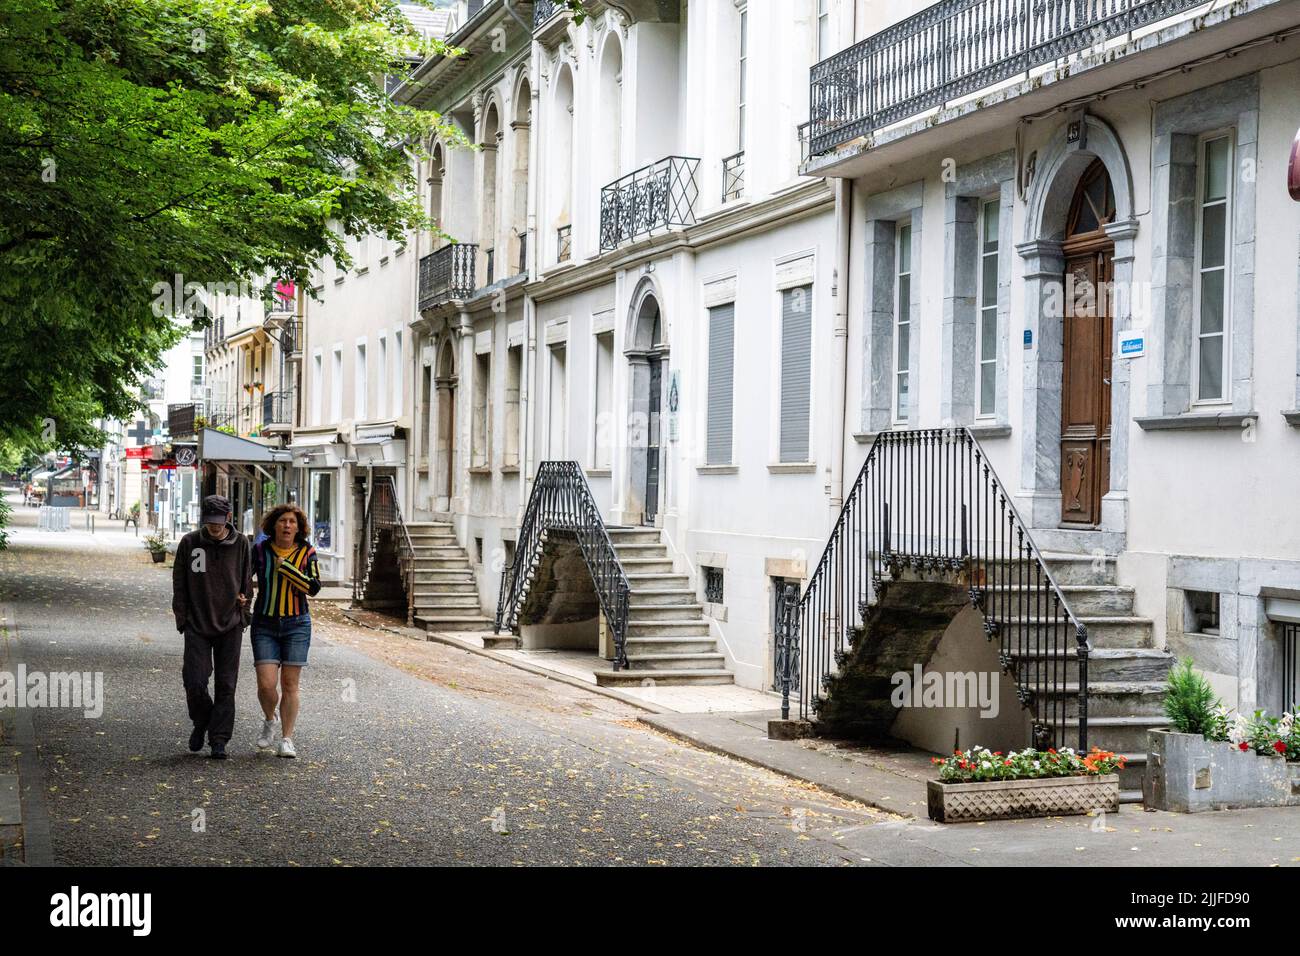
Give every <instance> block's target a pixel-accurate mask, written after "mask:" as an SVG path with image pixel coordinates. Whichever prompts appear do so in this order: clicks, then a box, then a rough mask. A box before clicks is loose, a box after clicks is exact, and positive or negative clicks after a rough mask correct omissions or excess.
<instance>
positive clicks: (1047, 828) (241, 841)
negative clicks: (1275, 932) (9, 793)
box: [0, 506, 1300, 866]
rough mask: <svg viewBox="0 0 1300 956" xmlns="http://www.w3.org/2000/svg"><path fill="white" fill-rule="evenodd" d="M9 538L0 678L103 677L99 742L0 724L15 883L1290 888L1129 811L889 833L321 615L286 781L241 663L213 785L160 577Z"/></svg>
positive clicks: (62, 714) (560, 698) (1279, 830)
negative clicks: (1103, 878) (1001, 874)
mask: <svg viewBox="0 0 1300 956" xmlns="http://www.w3.org/2000/svg"><path fill="white" fill-rule="evenodd" d="M15 525H16V527H15V529H14V531H13V533H12V535H11V545H10V549H9V550H8V551H7V552H0V614H3V642H2V643H0V670H9V671H14V670H16V668H17V667H18V665H19V664H25V665H26V667H27V669H28V671H29V672H31V671H37V670H39V671H43V672H58V671H73V670H75V671H99V672H102V674H103V681H104V697H105V703H104V710H103V715H102V716H101V717H99V718H97V719H88V718H86V717H85V716H84V715H83V714H82V713H81V712H80V711H71V710H67V709H61V710H60V709H50V708H46V709H34V710H28V711H26V712H25V713H24V714H21V715H15V714H14V713H13V712H10V713H9V714H7V715H6V714H4V713H3V712H0V735H3V736H4V737H6V738H8V739H0V745H3V744H9V745H10V748H9V749H11V750H12V749H13V748H12V741H13V735H14V727H15V723H16V725H17V727H18V728H20V729H21V728H22V727H23V722H24V721H28V724H27V726H28V728H29V733H30V734H31V736H32V738H33V739H34V741H35V745H36V746H35V759H31V755H30V754H27V755H26V760H25V762H23V761H22V760H21V759H20V761H19V765H20V767H25V768H26V772H25V773H24V774H23V777H22V781H21V782H22V786H23V787H24V788H26V789H27V800H26V802H25V805H24V808H25V810H26V819H25V821H24V822H25V823H26V824H27V831H28V832H27V833H26V842H27V843H28V846H27V847H26V853H27V856H28V858H29V859H35V860H37V861H39V860H40V859H41V857H42V855H46V854H47V855H48V857H49V859H50V860H51V861H52V862H55V863H58V864H72V865H101V864H140V865H150V864H169V865H174V864H180V865H214V864H215V865H224V864H245V863H251V864H287V865H348V864H498V865H514V864H537V863H558V864H651V865H654V864H670V865H671V864H714V865H757V864H766V865H770V864H798V865H844V864H862V865H907V864H911V865H916V864H924V865H959V866H962V865H965V866H979V865H991V864H1011V865H1020V866H1024V865H1042V864H1052V863H1057V864H1059V863H1066V864H1074V865H1084V866H1097V865H1132V864H1140V865H1161V864H1181V865H1192V866H1198V865H1222V864H1246V865H1262V866H1270V865H1280V866H1295V865H1297V863H1300V827H1297V826H1296V823H1295V820H1296V816H1295V812H1294V811H1293V810H1251V811H1234V812H1225V813H1215V814H1198V815H1193V816H1187V815H1179V814H1164V813H1159V814H1157V813H1144V812H1142V810H1141V808H1140V807H1133V806H1126V807H1124V808H1123V809H1122V811H1121V812H1120V813H1119V814H1118V815H1112V816H1110V817H1109V818H1108V819H1104V820H1094V819H1089V818H1086V817H1072V818H1065V819H1060V818H1049V819H1043V820H1020V821H1008V822H1003V823H991V824H988V825H982V824H976V825H963V826H948V827H944V826H939V825H935V824H931V823H929V822H928V821H926V820H925V819H924V807H923V806H914V807H910V808H909V810H910V812H912V813H915V814H916V815H917V816H918V818H919V819H915V820H905V819H903V818H901V817H895V816H893V815H891V814H889V813H886V812H882V811H879V810H874V809H870V808H868V807H866V806H864V805H863V804H860V803H856V802H853V801H850V800H846V799H841V798H840V797H837V796H834V795H831V794H829V793H826V792H823V791H821V790H818V789H817V788H815V787H812V786H811V785H808V784H804V783H801V782H798V781H794V780H791V779H790V778H788V777H785V776H782V775H779V774H776V773H773V772H771V771H768V770H765V769H761V768H758V767H754V766H751V765H749V764H746V763H742V762H740V761H737V760H734V759H732V758H730V757H726V756H720V755H718V754H715V753H712V752H707V751H705V750H703V749H697V748H695V747H692V746H690V745H687V744H685V743H683V742H681V741H679V740H677V739H674V738H671V737H669V736H666V735H663V734H660V733H659V732H657V731H655V730H652V729H650V728H649V727H647V726H646V725H644V724H642V723H640V722H639V720H638V718H639V717H640V716H643V715H644V712H643V711H641V710H638V709H636V708H633V707H631V706H629V705H628V704H626V703H624V702H622V701H619V700H613V699H610V698H608V697H604V696H600V695H597V694H595V693H592V692H590V691H587V690H585V689H583V688H581V687H575V686H571V685H569V684H565V683H561V682H559V681H553V680H548V679H546V678H545V677H543V676H539V675H536V674H532V673H527V672H524V671H521V670H519V669H517V668H515V667H511V666H509V665H507V664H504V663H501V662H498V661H496V660H490V659H487V658H484V657H482V656H480V655H475V654H471V653H467V652H466V651H464V650H461V649H458V648H455V647H449V646H446V645H443V644H437V643H429V642H425V641H420V640H412V639H411V638H410V637H406V636H402V635H401V634H398V633H392V632H389V631H384V630H378V629H375V628H372V627H363V626H359V625H358V624H356V623H353V622H351V621H349V620H348V619H346V618H345V617H344V615H343V613H342V611H341V610H340V609H339V608H337V607H334V606H332V605H329V604H326V603H324V602H320V601H318V602H316V605H315V608H314V611H313V614H314V617H315V625H316V630H315V635H314V637H313V645H312V663H311V666H310V668H309V670H308V673H307V674H306V675H305V677H304V681H303V684H304V706H303V713H302V717H301V723H300V728H299V730H298V732H297V733H296V734H295V738H296V742H297V743H298V746H299V751H300V754H301V757H300V759H298V760H297V761H289V760H282V759H279V758H277V757H274V756H271V755H270V754H258V753H257V752H256V751H255V748H254V745H253V738H254V735H255V734H256V731H257V728H258V721H259V719H260V718H259V714H260V711H259V709H258V707H257V704H256V697H255V686H254V681H253V671H252V665H251V661H250V660H249V658H248V656H247V649H246V652H245V660H244V664H243V671H242V675H241V683H240V688H239V700H238V716H237V722H236V733H235V739H234V740H233V741H232V745H231V754H232V759H230V760H228V761H226V762H224V763H221V762H216V761H212V760H210V759H208V758H207V757H206V751H204V753H203V755H193V754H190V753H189V752H188V751H187V750H186V748H185V738H186V736H187V735H188V733H189V724H188V721H187V719H186V716H185V706H184V694H183V691H182V688H181V681H180V667H181V639H180V636H179V635H178V634H176V632H175V629H174V627H173V626H172V624H171V615H170V611H169V600H170V573H169V570H168V568H167V567H166V566H164V565H154V564H151V563H150V561H149V557H148V554H147V553H146V552H145V551H144V549H143V548H142V547H141V546H140V544H139V541H138V539H136V538H135V537H134V535H132V534H123V533H122V532H121V531H120V526H108V527H105V525H104V523H103V522H101V523H100V525H99V530H98V533H97V534H95V535H93V536H92V535H90V534H88V533H86V532H85V531H78V530H74V531H72V532H68V533H51V532H40V531H37V530H36V529H35V527H34V525H35V511H34V510H32V509H25V508H22V507H21V506H20V507H18V508H16V509H15ZM77 526H78V524H77V522H74V527H77ZM15 717H16V718H17V720H16V721H15ZM19 738H20V739H21V734H20V735H19ZM17 749H18V750H19V751H21V750H22V748H21V747H20V748H17ZM4 750H5V747H4V746H0V753H3V751H4ZM5 772H6V768H5V767H0V775H2V774H4V773H5ZM197 811H202V813H201V814H200V813H198V812H197ZM46 820H48V824H46ZM5 832H12V831H6V829H5V828H3V827H0V836H2V835H4V833H5ZM19 849H20V850H21V849H23V848H21V847H20V848H19ZM8 855H9V858H10V859H13V858H14V857H15V851H14V850H13V849H10V850H9V851H8Z"/></svg>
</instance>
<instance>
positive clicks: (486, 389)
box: [470, 352, 492, 468]
mask: <svg viewBox="0 0 1300 956" xmlns="http://www.w3.org/2000/svg"><path fill="white" fill-rule="evenodd" d="M491 394H492V353H491V352H480V353H478V354H477V355H475V356H474V417H473V419H471V422H470V427H471V429H472V431H471V434H470V449H471V455H470V466H471V467H473V468H487V467H488V466H489V465H490V457H491V456H490V452H489V448H490V444H491V428H492V420H491V419H492V402H491Z"/></svg>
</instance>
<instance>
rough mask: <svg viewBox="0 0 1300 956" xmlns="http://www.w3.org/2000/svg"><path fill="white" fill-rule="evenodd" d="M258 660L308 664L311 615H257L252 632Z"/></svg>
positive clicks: (255, 659)
mask: <svg viewBox="0 0 1300 956" xmlns="http://www.w3.org/2000/svg"><path fill="white" fill-rule="evenodd" d="M250 634H251V636H252V640H253V663H254V664H282V665H286V666H289V667H305V666H306V665H307V650H308V648H310V647H311V615H310V614H295V615H293V616H292V617H260V616H259V617H254V618H253V628H252V631H251V632H250Z"/></svg>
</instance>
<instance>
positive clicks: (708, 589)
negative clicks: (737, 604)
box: [702, 566, 726, 604]
mask: <svg viewBox="0 0 1300 956" xmlns="http://www.w3.org/2000/svg"><path fill="white" fill-rule="evenodd" d="M702 570H703V571H704V600H705V601H707V602H708V603H710V604H725V603H726V602H725V601H724V600H723V598H724V597H725V594H724V591H723V575H722V568H710V567H707V566H705V567H703V568H702Z"/></svg>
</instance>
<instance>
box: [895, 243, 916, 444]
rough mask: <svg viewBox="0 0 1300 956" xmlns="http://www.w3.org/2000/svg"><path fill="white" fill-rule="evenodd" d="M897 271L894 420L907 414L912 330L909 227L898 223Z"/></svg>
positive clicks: (899, 420)
mask: <svg viewBox="0 0 1300 956" xmlns="http://www.w3.org/2000/svg"><path fill="white" fill-rule="evenodd" d="M894 257H895V258H894V261H895V262H896V263H898V272H897V273H896V275H895V282H894V421H895V422H906V421H907V418H908V414H909V401H910V398H909V396H908V379H909V376H910V364H911V345H912V343H911V332H912V227H911V226H910V225H905V226H899V228H898V248H897V249H896V250H895V252H894Z"/></svg>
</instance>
